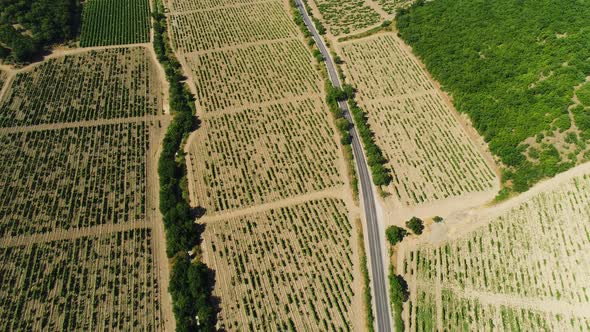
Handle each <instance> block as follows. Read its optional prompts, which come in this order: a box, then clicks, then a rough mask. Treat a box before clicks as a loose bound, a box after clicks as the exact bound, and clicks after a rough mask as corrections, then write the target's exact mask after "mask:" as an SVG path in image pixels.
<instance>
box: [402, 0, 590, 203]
mask: <svg viewBox="0 0 590 332" xmlns="http://www.w3.org/2000/svg"><path fill="white" fill-rule="evenodd" d="M588 17H590V3H588V1H571V0H567V1H558V0H541V1H514V0H499V1H467V2H466V1H453V0H442V1H439V0H437V1H429V2H423V1H421V2H418V4H417V5H414V6H412V8H411V9H410V10H409V11H403V12H402V15H400V16H399V17H398V21H397V26H398V29H399V31H400V35H401V36H402V38H403V39H405V40H406V42H407V43H408V44H410V45H411V46H412V47H413V49H414V52H415V53H417V54H418V55H419V56H420V57H421V58H422V60H423V61H424V62H425V64H426V66H427V67H428V69H429V71H430V72H431V73H432V75H433V76H434V77H435V78H436V79H437V80H438V81H439V82H440V83H441V84H442V85H443V87H444V88H445V89H446V90H447V91H448V92H450V94H451V95H452V96H453V98H454V103H455V105H456V107H457V109H458V110H459V111H461V112H465V113H467V114H469V115H470V117H471V119H472V120H473V123H474V126H475V127H476V128H477V129H478V131H479V132H480V133H481V134H482V135H483V136H484V138H485V139H486V141H488V142H489V146H490V149H491V151H492V152H493V153H494V154H495V155H497V156H498V157H499V158H500V160H501V161H502V162H503V163H504V164H505V166H506V167H507V170H506V172H505V174H504V183H505V184H508V185H512V188H513V189H514V190H516V191H519V192H521V191H524V190H526V189H527V188H529V187H530V186H531V185H532V184H534V183H535V182H537V181H539V180H540V179H542V178H544V177H551V176H553V175H555V174H556V173H558V172H561V171H563V170H565V169H568V168H570V167H572V166H573V165H575V164H577V163H580V162H582V161H585V160H588V159H589V158H590V154H589V153H587V152H588V148H587V143H588V138H590V134H589V132H590V126H588V122H587V121H586V118H587V116H586V115H585V114H581V115H580V114H575V112H572V111H571V109H568V108H569V107H570V106H572V105H575V101H574V100H573V96H574V90H575V87H577V86H579V85H580V84H581V83H582V82H584V81H585V79H586V76H588V75H589V74H590V61H588V54H589V51H590V38H589V37H588V36H590V20H588ZM578 113H580V112H578ZM576 116H577V117H578V118H580V117H581V118H583V119H577V118H576ZM572 118H573V119H574V121H571V119H572ZM578 121H580V122H584V121H585V122H584V123H581V125H580V126H577V123H578ZM509 180H512V181H509Z"/></svg>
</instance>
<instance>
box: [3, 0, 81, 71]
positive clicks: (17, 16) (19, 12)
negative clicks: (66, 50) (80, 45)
mask: <svg viewBox="0 0 590 332" xmlns="http://www.w3.org/2000/svg"><path fill="white" fill-rule="evenodd" d="M80 12H81V5H80V2H79V0H34V1H31V0H29V1H24V0H0V58H2V59H9V60H13V61H16V62H26V61H30V60H32V58H34V56H35V55H37V54H38V53H39V52H42V51H43V50H44V49H45V48H46V47H47V46H48V45H50V44H53V43H58V42H63V41H65V40H68V39H71V38H74V37H75V36H76V34H77V32H78V27H79V22H80Z"/></svg>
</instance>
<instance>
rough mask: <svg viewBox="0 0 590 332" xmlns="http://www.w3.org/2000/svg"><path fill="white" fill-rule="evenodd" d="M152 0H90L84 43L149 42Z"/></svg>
mask: <svg viewBox="0 0 590 332" xmlns="http://www.w3.org/2000/svg"><path fill="white" fill-rule="evenodd" d="M148 1H149V0H88V1H87V2H86V3H85V4H84V11H83V13H82V33H81V36H80V46H82V47H88V46H104V45H121V44H134V43H147V42H148V41H149V40H150V31H149V30H150V5H149V2H148Z"/></svg>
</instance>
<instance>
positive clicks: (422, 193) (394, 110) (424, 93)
mask: <svg viewBox="0 0 590 332" xmlns="http://www.w3.org/2000/svg"><path fill="white" fill-rule="evenodd" d="M342 54H343V57H344V58H345V60H346V63H347V65H346V71H347V72H348V73H349V78H350V81H351V83H352V84H353V85H354V86H355V87H356V88H357V89H358V94H357V100H358V102H359V105H360V106H361V107H362V108H363V109H364V110H365V111H366V112H367V114H368V118H369V125H370V127H371V129H372V130H374V131H375V139H376V143H377V145H378V146H379V147H381V149H382V150H383V152H384V155H385V157H386V158H387V159H388V161H389V165H388V166H389V167H390V168H391V169H392V170H393V173H394V181H393V182H392V185H393V188H392V189H391V190H392V191H393V192H395V194H396V196H397V198H398V199H399V200H400V201H401V202H402V203H403V204H405V205H416V204H420V203H425V202H432V201H436V200H440V199H444V198H449V197H457V196H461V195H464V194H467V193H473V192H485V191H489V190H490V189H492V188H493V187H494V185H495V182H496V177H495V175H494V173H493V171H492V170H491V169H490V167H489V166H488V165H487V163H486V161H485V160H484V158H483V157H482V155H481V153H480V152H479V151H478V149H477V148H476V146H475V145H474V143H473V142H472V141H471V140H470V138H469V137H468V136H467V134H466V132H465V130H464V129H463V128H462V127H461V125H460V124H459V122H458V121H457V119H456V118H455V115H454V114H453V111H452V110H451V108H450V107H449V106H448V104H447V103H446V102H445V101H444V99H443V97H442V96H441V94H440V92H439V91H438V90H437V89H436V88H435V87H434V85H433V83H432V82H431V81H430V80H429V78H428V76H427V74H426V72H425V71H424V70H423V69H421V67H420V66H419V64H418V63H417V62H416V61H415V60H414V59H413V58H412V57H411V56H410V54H409V52H408V51H407V50H405V49H403V48H402V46H401V44H400V41H399V40H398V39H397V38H396V37H395V36H394V35H391V34H385V35H383V34H382V35H378V36H375V37H370V38H366V39H363V40H359V41H353V42H347V43H344V44H342Z"/></svg>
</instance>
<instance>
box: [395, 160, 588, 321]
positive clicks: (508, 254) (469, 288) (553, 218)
mask: <svg viewBox="0 0 590 332" xmlns="http://www.w3.org/2000/svg"><path fill="white" fill-rule="evenodd" d="M582 167H585V168H584V170H583V172H578V173H577V174H576V173H573V175H567V176H566V177H563V178H564V180H561V179H557V180H556V179H553V180H550V181H551V182H550V183H547V184H544V186H543V187H542V188H540V189H538V190H536V191H534V192H531V193H527V194H524V197H519V198H518V200H516V201H515V202H511V201H509V202H507V203H506V204H504V205H500V206H498V207H494V208H489V209H488V210H489V211H488V212H485V213H484V212H481V213H480V214H473V215H472V217H471V218H470V219H469V220H462V219H461V217H457V218H450V219H448V220H447V221H445V223H447V222H448V223H449V225H448V226H446V225H435V226H436V228H439V230H437V231H436V230H434V228H433V234H435V233H440V232H443V231H442V230H441V229H447V227H448V229H447V231H446V238H445V237H443V240H442V242H441V241H434V242H432V241H425V242H424V243H423V244H418V245H414V244H408V245H407V249H405V250H403V251H402V252H403V254H401V259H398V261H402V262H403V263H402V265H400V266H398V272H401V273H402V274H403V275H404V276H405V278H406V280H408V282H409V283H410V290H411V294H412V295H411V296H410V302H409V305H408V306H406V307H407V308H406V309H405V310H404V315H405V316H406V325H407V326H406V327H409V328H410V330H420V331H432V327H435V328H436V327H438V329H439V330H441V329H445V330H459V331H473V330H489V329H497V330H507V331H510V330H525V331H533V330H552V331H557V330H559V331H587V330H588V329H590V310H589V308H590V279H589V278H588V271H589V270H590V226H589V224H588V222H587V220H588V218H589V217H590V168H589V167H588V165H583V166H582ZM533 190H534V189H533ZM465 215H468V214H465ZM459 216H460V215H459ZM433 227H434V226H433ZM470 227H471V228H474V230H473V231H469V230H468V231H465V232H461V231H459V233H453V232H452V231H451V229H457V230H461V229H469V228H470ZM435 237H436V236H433V237H432V239H434V238H435ZM400 270H401V271H400Z"/></svg>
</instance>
